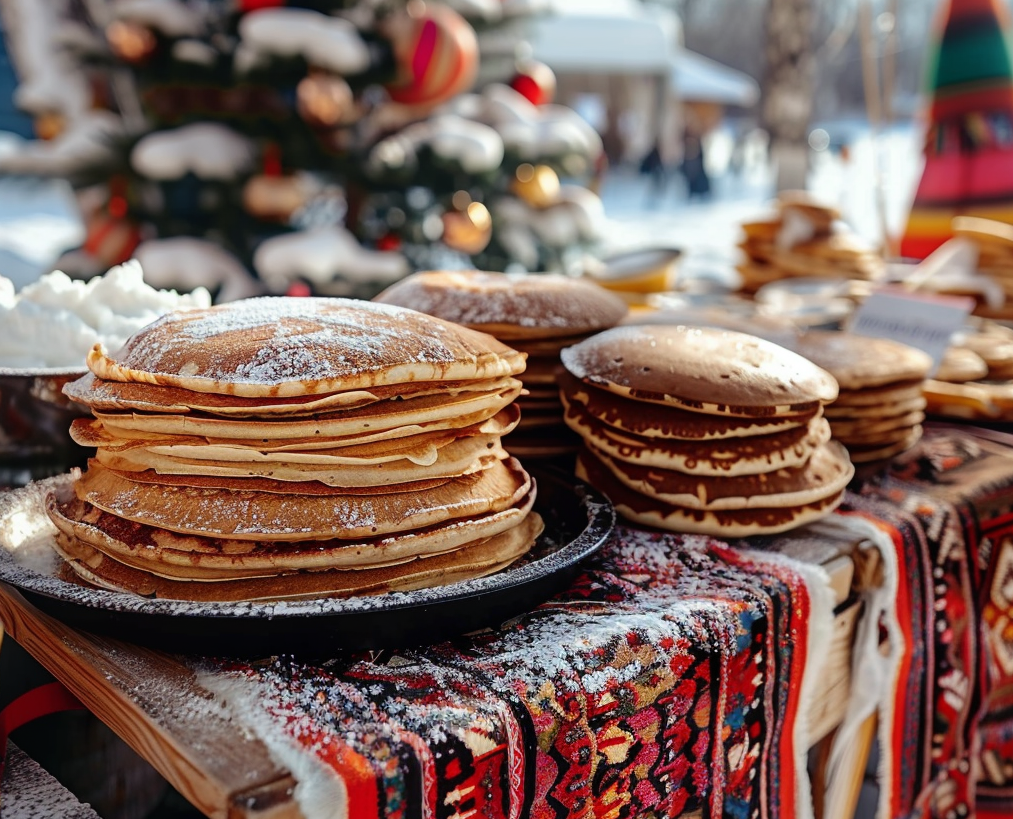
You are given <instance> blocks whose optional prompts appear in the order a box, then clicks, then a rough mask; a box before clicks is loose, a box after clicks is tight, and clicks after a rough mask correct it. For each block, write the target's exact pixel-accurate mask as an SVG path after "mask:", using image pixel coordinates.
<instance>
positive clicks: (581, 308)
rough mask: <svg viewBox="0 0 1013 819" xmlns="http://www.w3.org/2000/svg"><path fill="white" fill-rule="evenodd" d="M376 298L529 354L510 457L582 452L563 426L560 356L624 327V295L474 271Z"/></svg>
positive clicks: (432, 275) (419, 278)
mask: <svg viewBox="0 0 1013 819" xmlns="http://www.w3.org/2000/svg"><path fill="white" fill-rule="evenodd" d="M376 300H377V301H381V302H385V303H387V304H396V305H400V306H402V307H409V308H411V309H413V310H418V311H420V312H422V313H428V314H429V315H432V316H438V317H439V318H442V319H445V320H447V321H453V322H456V323H458V324H463V325H464V326H466V327H470V328H472V329H474V330H480V331H482V332H485V333H489V334H490V335H493V336H495V337H496V338H498V339H499V340H500V341H502V342H504V343H506V344H509V345H510V346H511V347H513V348H514V349H516V350H518V351H520V352H522V353H524V354H526V355H527V369H526V370H525V371H524V374H523V375H522V376H521V380H522V381H523V382H524V389H525V392H526V394H525V395H522V396H521V397H520V398H518V399H517V404H518V406H520V408H521V420H520V424H519V425H518V427H517V431H516V432H514V433H513V434H512V435H511V436H510V437H509V438H508V439H507V440H506V441H505V444H504V445H505V446H506V448H507V449H508V450H509V451H510V453H511V454H513V455H516V456H517V457H519V458H547V457H554V456H559V455H566V454H572V453H574V452H576V451H577V449H578V448H579V447H580V440H579V439H578V438H577V437H576V436H574V435H572V434H571V433H570V431H569V429H567V428H566V426H565V424H564V423H563V406H562V404H561V403H560V401H559V389H558V387H557V386H556V373H557V371H558V370H559V353H560V351H561V350H562V349H563V348H564V347H569V346H571V345H573V344H577V343H578V342H580V341H583V340H584V339H585V338H587V337H588V336H589V335H591V334H593V333H596V332H598V331H600V330H605V329H608V328H609V327H613V326H615V325H616V324H618V323H619V321H620V320H621V319H622V318H623V317H624V316H625V315H626V304H625V302H624V301H623V300H622V299H620V298H619V297H618V296H616V295H615V294H613V293H610V292H608V291H607V290H605V289H604V288H602V287H600V286H598V285H596V284H594V283H593V282H590V281H587V280H585V279H573V278H569V277H567V276H560V275H553V274H526V273H522V274H513V273H510V274H507V273H485V272H480V271H477V270H469V271H455V272H442V271H430V272H423V273H416V274H415V275H414V276H409V277H408V278H407V279H404V280H402V281H401V282H398V283H397V284H395V285H393V286H391V287H389V288H388V289H387V290H385V291H384V292H383V293H381V294H380V295H379V296H377V297H376Z"/></svg>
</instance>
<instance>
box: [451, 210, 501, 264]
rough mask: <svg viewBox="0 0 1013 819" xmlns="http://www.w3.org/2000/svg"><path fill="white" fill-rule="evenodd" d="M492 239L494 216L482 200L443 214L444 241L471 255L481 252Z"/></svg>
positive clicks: (452, 247) (455, 248) (453, 248)
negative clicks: (459, 209)
mask: <svg viewBox="0 0 1013 819" xmlns="http://www.w3.org/2000/svg"><path fill="white" fill-rule="evenodd" d="M490 239H492V216H491V215H490V213H489V209H488V208H487V207H486V206H485V205H483V204H482V203H481V202H472V203H471V204H470V205H468V207H467V208H465V209H464V210H461V211H457V210H451V211H447V212H446V213H444V214H443V243H444V244H445V245H446V246H447V247H449V248H451V249H452V250H457V251H460V252H461V253H467V254H468V255H469V256H470V255H472V254H475V253H481V252H482V251H483V250H485V249H486V247H487V246H488V244H489V240H490Z"/></svg>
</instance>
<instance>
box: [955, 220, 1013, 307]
mask: <svg viewBox="0 0 1013 819" xmlns="http://www.w3.org/2000/svg"><path fill="white" fill-rule="evenodd" d="M953 235H954V236H956V237H958V238H962V239H968V240H970V241H972V242H974V243H975V244H976V245H977V246H978V274H979V275H982V276H988V277H989V278H991V279H992V280H993V281H994V282H995V283H996V284H998V285H999V286H1000V287H1001V288H1002V291H1003V293H1004V294H1005V296H1006V303H1005V304H1004V305H1003V306H1002V307H990V306H989V305H987V304H984V303H979V304H978V305H977V306H976V307H975V308H974V313H975V315H978V316H983V317H986V318H992V319H1000V320H1005V321H1009V320H1011V319H1013V225H1008V224H1006V223H1005V222H996V221H994V220H992V219H981V218H979V217H977V216H957V217H956V218H955V219H954V220H953Z"/></svg>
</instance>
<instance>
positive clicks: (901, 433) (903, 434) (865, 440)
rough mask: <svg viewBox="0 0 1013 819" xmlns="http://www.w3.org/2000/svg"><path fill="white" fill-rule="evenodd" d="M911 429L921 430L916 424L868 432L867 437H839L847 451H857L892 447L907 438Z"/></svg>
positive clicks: (858, 435)
mask: <svg viewBox="0 0 1013 819" xmlns="http://www.w3.org/2000/svg"><path fill="white" fill-rule="evenodd" d="M913 429H921V426H920V425H918V424H908V425H906V426H902V427H896V428H894V429H888V430H883V431H881V432H870V433H868V434H867V435H863V434H857V433H855V434H852V435H849V436H847V437H843V436H842V437H840V441H841V443H843V444H844V445H845V446H847V447H848V448H849V449H859V450H861V449H865V448H868V447H884V446H892V445H893V444H898V443H900V442H901V441H903V440H904V439H905V438H907V437H908V436H909V435H910V434H911V430H913Z"/></svg>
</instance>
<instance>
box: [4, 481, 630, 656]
mask: <svg viewBox="0 0 1013 819" xmlns="http://www.w3.org/2000/svg"><path fill="white" fill-rule="evenodd" d="M531 472H532V475H534V476H535V478H536V480H537V482H538V497H537V501H536V502H535V509H536V510H537V511H538V512H539V513H540V514H541V515H542V517H543V518H544V519H545V532H544V533H543V534H542V536H541V537H540V538H539V539H538V543H537V544H535V546H534V547H533V548H532V550H531V552H530V553H529V554H528V555H526V556H525V557H524V558H523V559H522V560H521V561H519V562H518V563H516V564H514V565H512V566H510V567H509V568H507V569H505V570H503V571H501V572H498V573H497V574H494V575H490V576H488V577H483V578H479V579H477V580H469V581H466V582H462V583H452V584H450V585H447V586H439V587H436V588H433V589H422V590H419V591H414V592H399V593H390V594H379V595H373V596H366V597H357V598H330V599H321V600H294V601H285V602H279V603H213V604H210V603H201V604H196V603H185V602H180V601H173V600H149V599H147V598H143V597H139V596H137V595H133V594H126V593H122V592H110V591H104V590H100V589H92V588H86V587H83V586H80V585H77V584H75V583H70V582H67V581H64V580H61V579H59V578H57V577H54V576H53V574H51V573H46V572H44V571H41V570H39V569H33V568H31V564H29V563H23V562H21V561H17V562H16V561H15V559H14V557H13V553H12V551H11V549H12V547H14V546H16V545H17V544H18V543H21V542H25V538H26V537H28V538H34V542H35V543H37V547H36V548H37V549H38V550H39V552H37V553H41V555H42V556H43V557H47V558H48V552H49V551H51V550H49V549H48V545H47V544H46V541H47V539H48V538H51V537H52V534H51V533H52V531H54V530H53V529H52V525H51V524H50V523H49V522H48V519H46V518H45V512H44V498H45V494H46V492H47V491H49V489H50V488H55V487H56V486H59V485H60V484H61V483H65V482H67V481H69V480H70V476H61V477H59V478H53V479H51V480H49V481H42V482H40V483H37V484H33V485H31V486H29V487H28V488H26V489H21V490H17V491H15V492H12V493H10V494H9V495H7V496H6V497H4V496H2V495H0V547H3V548H0V581H3V582H5V583H9V584H10V585H11V586H14V587H15V588H17V589H18V591H20V592H21V593H22V595H24V597H25V598H26V599H27V600H28V601H29V602H31V603H32V604H33V605H35V606H36V607H37V608H39V609H40V610H42V611H44V612H46V613H47V614H50V615H52V616H53V617H56V618H57V619H59V620H61V621H63V622H65V623H66V624H67V625H70V626H73V627H74V628H79V629H83V630H85V631H92V632H96V633H99V634H105V635H108V636H112V637H118V638H121V639H125V640H129V641H131V642H135V643H141V644H144V645H147V646H151V647H154V648H161V649H164V650H167V651H176V652H185V653H200V654H228V655H242V656H265V655H269V654H279V653H293V652H300V653H309V654H314V655H317V656H321V655H327V654H330V653H333V652H335V651H338V650H355V651H358V650H364V649H379V648H392V647H399V646H401V647H403V646H411V645H421V644H431V643H435V642H439V641H440V640H443V639H446V638H448V637H453V636H455V635H459V634H463V633H466V632H469V631H476V630H478V629H481V628H487V627H491V626H496V625H498V624H500V623H502V622H504V621H505V620H508V619H510V618H511V617H514V616H516V615H518V614H520V613H522V612H525V611H529V610H531V609H533V608H534V607H535V606H537V605H538V604H539V603H542V602H544V601H545V600H547V599H548V598H549V597H551V596H552V595H553V594H555V593H556V592H557V591H559V590H560V589H562V588H563V587H564V586H565V585H566V584H567V583H568V582H569V581H570V580H571V578H572V577H573V575H574V574H575V573H576V570H577V567H578V564H579V563H580V561H581V560H583V559H584V558H585V557H587V556H588V555H590V554H592V553H593V552H595V551H596V550H597V549H598V548H599V547H600V546H601V545H602V544H603V543H604V542H605V539H606V538H607V537H608V535H609V533H610V532H611V531H612V528H613V526H614V525H615V512H614V511H613V509H612V506H611V505H610V504H609V503H608V501H606V500H605V498H604V497H602V496H601V495H600V494H598V493H597V492H596V491H595V490H594V489H592V488H591V487H589V486H587V485H586V484H583V483H581V482H580V481H578V480H576V479H575V478H573V477H571V476H569V475H566V474H564V473H562V472H561V471H558V470H554V469H551V468H550V469H532V470H531Z"/></svg>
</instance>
